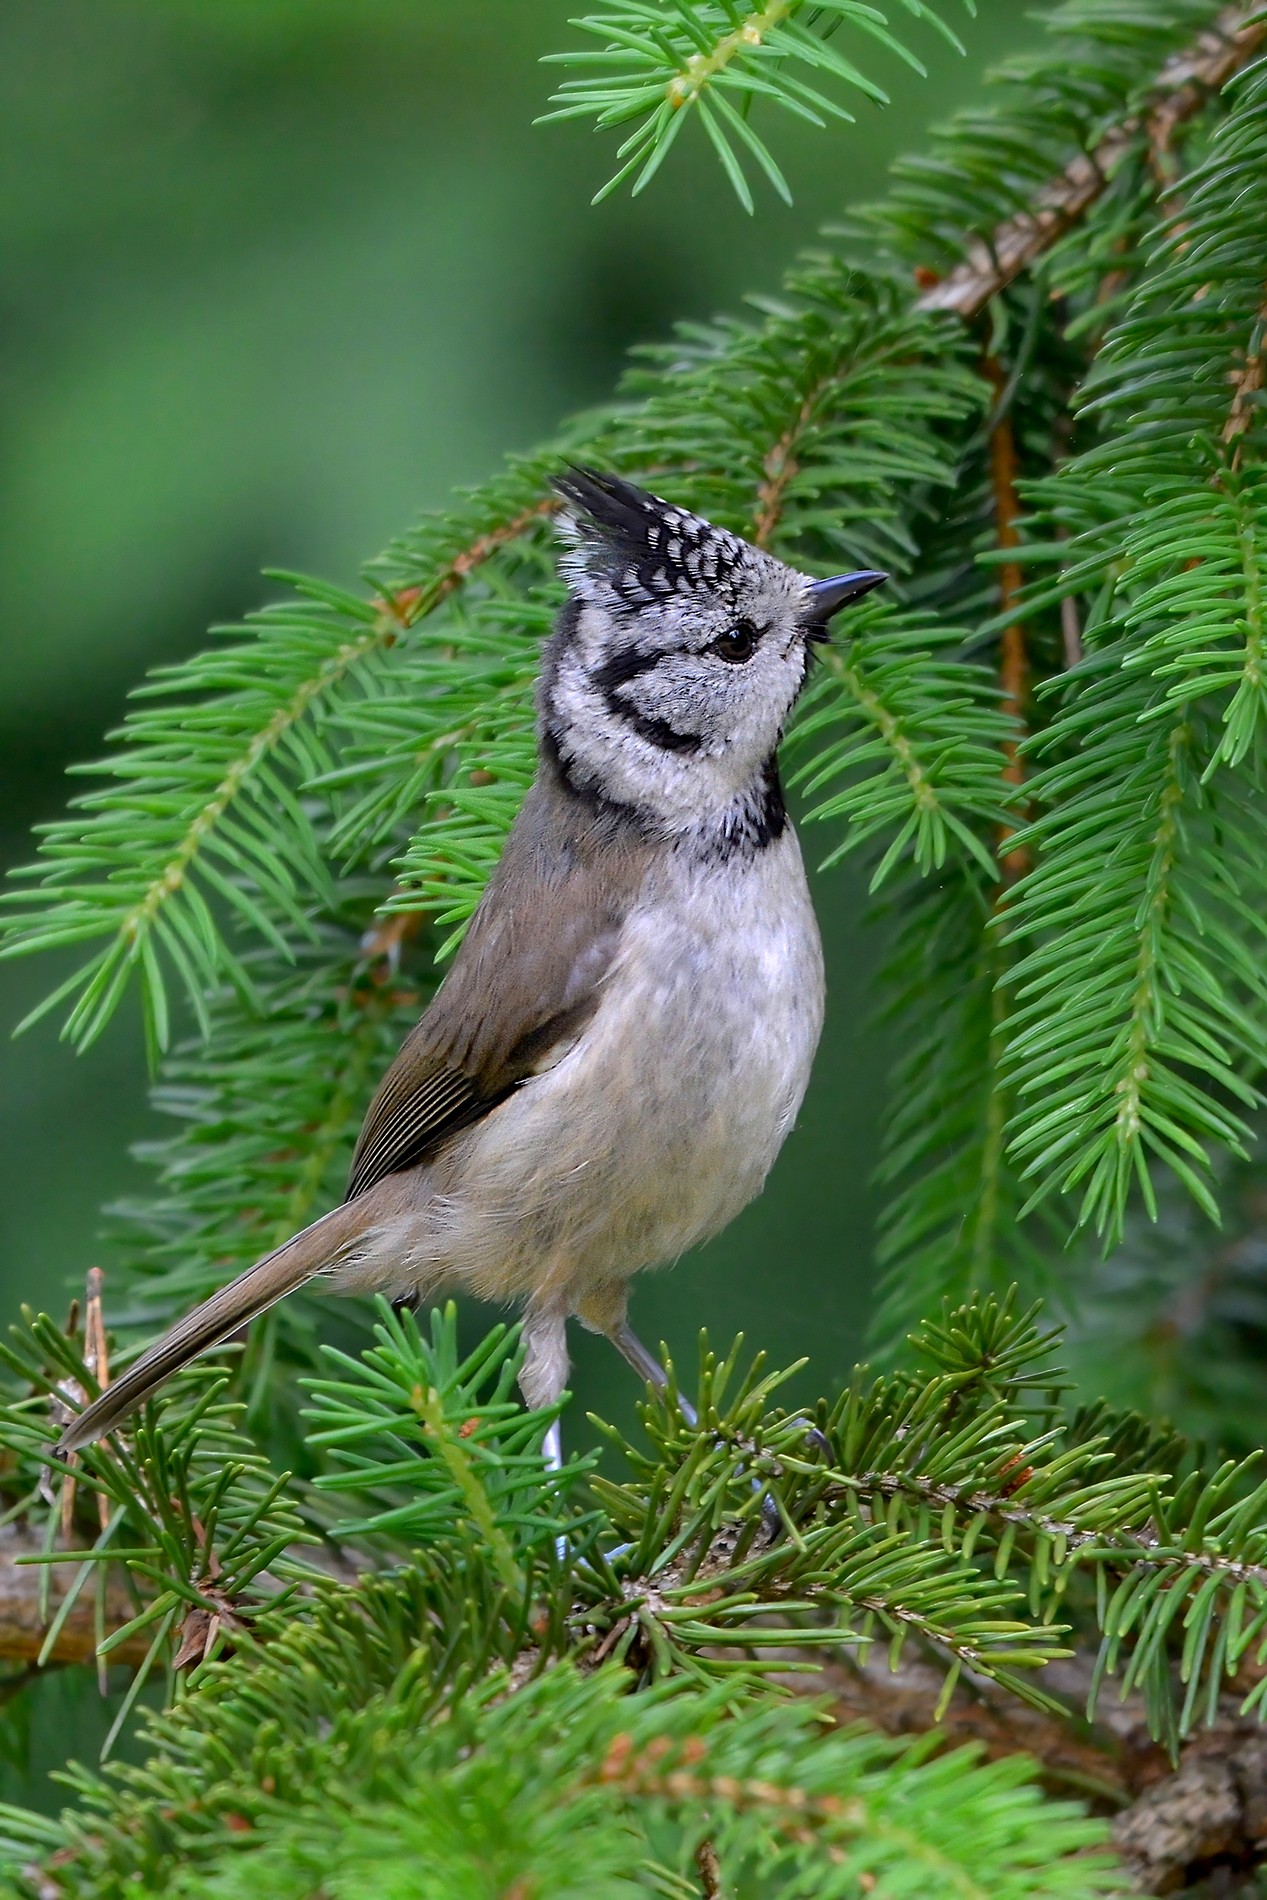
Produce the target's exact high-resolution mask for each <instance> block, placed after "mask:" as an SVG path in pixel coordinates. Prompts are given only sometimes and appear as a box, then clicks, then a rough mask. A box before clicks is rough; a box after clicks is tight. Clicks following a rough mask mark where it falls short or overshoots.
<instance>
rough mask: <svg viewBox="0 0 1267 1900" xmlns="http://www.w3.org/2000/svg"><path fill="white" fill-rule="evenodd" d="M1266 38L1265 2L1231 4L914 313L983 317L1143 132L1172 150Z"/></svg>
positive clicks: (1156, 145)
mask: <svg viewBox="0 0 1267 1900" xmlns="http://www.w3.org/2000/svg"><path fill="white" fill-rule="evenodd" d="M1264 40H1267V13H1265V12H1264V11H1263V9H1262V7H1261V4H1257V3H1256V0H1255V3H1253V4H1250V5H1238V6H1229V7H1225V8H1224V9H1223V11H1222V12H1221V13H1220V14H1219V17H1218V19H1217V20H1216V21H1215V22H1214V24H1213V25H1212V26H1211V27H1209V28H1207V29H1206V31H1205V32H1204V33H1202V34H1200V35H1199V37H1198V38H1197V40H1196V42H1195V44H1194V45H1192V46H1190V47H1188V48H1187V49H1186V51H1184V52H1182V53H1177V54H1175V55H1174V56H1173V57H1172V58H1171V59H1168V60H1167V61H1166V64H1165V65H1164V66H1163V67H1162V69H1161V71H1160V73H1159V74H1158V75H1157V80H1156V83H1155V85H1154V87H1153V89H1152V90H1153V101H1152V104H1151V105H1150V106H1149V108H1148V110H1147V111H1146V112H1145V113H1142V114H1132V115H1131V116H1130V117H1129V118H1126V119H1123V120H1122V122H1121V123H1120V124H1119V125H1115V126H1111V127H1110V128H1109V130H1108V131H1107V132H1106V133H1105V134H1104V135H1103V137H1102V138H1101V139H1100V141H1099V143H1098V144H1097V145H1096V147H1095V148H1094V150H1093V151H1091V152H1080V153H1079V154H1078V156H1077V157H1076V158H1074V159H1071V160H1070V162H1069V164H1068V165H1066V166H1065V169H1064V171H1063V172H1061V173H1060V174H1059V176H1058V177H1056V178H1053V179H1052V180H1051V181H1050V182H1049V183H1048V184H1046V185H1044V186H1043V188H1042V189H1041V190H1040V191H1039V192H1038V194H1037V196H1036V197H1035V199H1034V201H1033V204H1032V205H1031V206H1029V207H1028V208H1027V209H1026V210H1024V211H1018V212H1017V213H1016V214H1015V216H1014V217H1011V218H1007V219H1005V220H1004V222H1003V223H1002V224H1000V225H996V227H995V229H994V230H993V231H992V232H991V233H990V234H989V236H988V237H977V238H975V239H974V240H973V241H972V243H971V244H970V246H969V249H968V256H967V259H966V260H965V262H964V263H962V264H960V265H958V266H957V267H956V268H955V269H954V270H952V271H951V272H949V274H948V275H947V276H945V277H943V278H942V279H941V281H940V282H939V283H937V284H935V285H933V286H932V287H931V288H930V289H928V290H926V291H925V292H924V295H923V296H922V297H921V298H920V299H919V301H918V303H917V305H916V308H917V309H919V310H949V311H953V312H954V313H955V314H956V315H958V316H961V317H964V318H971V317H975V316H977V315H978V314H979V313H980V312H981V311H982V310H984V308H985V306H986V304H988V303H989V301H990V299H991V297H994V296H996V295H997V294H998V292H999V291H1001V290H1005V289H1006V288H1007V286H1008V285H1009V284H1010V283H1011V282H1012V280H1013V279H1014V278H1015V277H1018V276H1019V275H1020V273H1021V272H1022V271H1023V270H1024V269H1025V268H1026V266H1027V265H1029V264H1032V263H1034V262H1035V260H1036V259H1038V258H1039V257H1041V256H1042V255H1043V253H1044V252H1045V251H1048V250H1050V249H1051V247H1052V245H1053V244H1055V243H1056V241H1057V239H1059V238H1061V237H1063V236H1064V234H1065V232H1066V231H1068V230H1069V229H1070V228H1071V226H1073V225H1075V224H1076V223H1077V222H1078V220H1079V218H1081V217H1082V216H1083V214H1084V213H1085V212H1086V211H1087V210H1089V209H1090V207H1091V206H1092V205H1093V204H1094V203H1095V201H1096V199H1097V198H1098V197H1099V196H1100V194H1101V192H1102V191H1103V190H1104V189H1105V187H1106V185H1107V184H1108V182H1109V179H1110V177H1111V176H1112V173H1113V168H1114V166H1115V165H1116V164H1117V162H1118V160H1119V159H1120V158H1121V156H1122V154H1123V153H1124V152H1125V151H1126V150H1127V149H1128V147H1129V146H1130V145H1132V144H1133V143H1134V141H1135V140H1136V139H1137V138H1138V137H1139V136H1140V134H1141V133H1142V134H1143V135H1144V136H1145V137H1146V138H1147V139H1148V142H1149V148H1150V151H1152V152H1153V153H1159V152H1165V151H1167V150H1168V149H1169V146H1170V141H1171V139H1172V138H1173V136H1174V133H1175V131H1176V129H1177V128H1178V127H1179V126H1180V125H1182V124H1183V123H1184V122H1185V121H1186V120H1188V119H1190V118H1191V117H1192V115H1193V114H1194V113H1195V112H1197V111H1198V110H1199V109H1200V107H1201V106H1202V104H1203V103H1204V101H1205V100H1206V99H1207V98H1208V97H1209V96H1210V94H1211V93H1212V92H1215V91H1217V90H1218V88H1219V87H1220V86H1223V85H1225V84H1226V83H1227V81H1228V80H1229V79H1230V78H1231V77H1232V75H1233V73H1235V72H1238V71H1239V70H1240V68H1241V67H1242V66H1244V65H1246V64H1247V63H1248V61H1249V60H1250V59H1252V58H1253V56H1254V54H1255V53H1256V52H1257V51H1258V49H1259V47H1260V46H1261V45H1262V44H1263V42H1264Z"/></svg>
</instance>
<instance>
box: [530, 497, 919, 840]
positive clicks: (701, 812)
mask: <svg viewBox="0 0 1267 1900" xmlns="http://www.w3.org/2000/svg"><path fill="white" fill-rule="evenodd" d="M555 486H556V488H557V489H558V491H559V493H560V495H561V496H562V497H563V500H564V503H565V512H564V514H563V516H562V520H561V531H562V533H563V536H564V538H565V540H566V542H567V551H566V553H565V554H564V557H563V562H562V566H563V571H564V574H565V577H566V579H567V581H568V584H569V587H570V591H571V597H570V600H569V603H568V606H567V608H566V609H565V610H564V613H563V615H562V617H561V620H560V623H559V626H558V629H557V631H556V633H555V635H554V638H553V640H552V642H551V645H550V649H549V651H548V653H547V659H546V666H545V669H544V672H543V676H542V689H541V716H542V723H543V728H544V733H545V736H546V739H547V741H548V742H549V744H550V745H551V746H552V747H553V749H554V750H555V752H556V754H557V755H558V757H559V759H560V760H561V762H562V764H563V766H564V768H565V770H566V771H567V773H568V774H569V775H570V777H571V778H572V779H573V780H574V781H575V782H579V783H580V784H581V785H582V786H584V787H586V788H588V789H592V790H594V791H597V792H599V793H601V794H602V795H603V796H604V797H606V798H609V799H611V800H613V801H615V802H616V803H619V804H622V805H627V806H631V807H633V808H634V809H636V810H638V811H639V812H641V813H642V814H644V815H645V816H647V817H650V818H652V819H653V820H655V821H657V822H659V823H660V824H663V825H666V826H667V827H668V828H669V829H671V830H677V829H681V828H685V827H689V826H691V825H693V824H695V823H698V822H700V821H701V820H706V819H708V818H710V817H714V816H717V815H718V814H720V813H722V812H724V811H726V810H727V809H729V808H730V807H731V806H732V805H733V804H734V802H735V801H736V800H737V799H740V798H742V797H743V796H744V795H745V794H746V793H747V792H748V790H749V788H751V787H752V786H753V785H754V784H756V783H758V782H759V781H760V779H761V778H762V776H763V774H765V773H767V771H768V768H769V765H770V762H771V761H772V759H773V756H774V752H775V749H776V748H777V746H778V743H779V740H780V738H781V737H782V734H783V727H784V724H785V722H786V720H787V717H788V714H789V713H790V711H791V709H792V707H793V705H794V704H795V702H796V698H797V695H798V694H799V693H800V691H801V688H802V686H803V685H804V683H805V678H806V674H807V671H808V668H809V662H810V654H811V649H812V647H813V645H814V644H815V642H816V641H819V640H823V639H825V638H826V628H827V622H828V621H829V619H830V618H831V616H832V615H833V614H834V613H836V612H838V611H839V609H840V608H841V607H843V606H845V605H847V604H848V602H849V601H851V600H857V599H859V598H861V596H862V595H863V594H865V593H868V592H869V591H870V589H871V588H873V587H875V586H877V585H878V584H879V582H880V581H882V580H884V579H885V576H884V575H883V574H880V573H876V572H874V571H871V570H867V571H865V572H861V573H856V574H844V575H840V576H838V577H836V578H835V579H833V580H828V581H814V580H811V579H810V578H809V577H808V576H807V575H805V574H801V573H799V572H798V571H797V570H796V569H795V568H792V567H788V566H786V565H785V564H784V563H783V562H782V561H778V560H776V559H775V558H774V557H773V555H770V554H767V553H765V552H764V551H763V550H762V549H761V548H757V547H753V546H752V545H751V543H750V542H747V541H743V540H741V539H740V538H739V537H738V536H737V535H734V534H731V533H729V532H728V531H727V530H726V529H725V528H718V527H714V525H713V524H712V522H710V521H705V520H704V519H703V517H702V516H700V515H695V514H691V513H689V512H688V511H687V510H686V509H684V508H678V507H675V506H674V505H673V504H672V503H671V502H667V501H662V500H661V499H660V498H659V496H656V495H651V494H648V493H647V492H646V491H645V490H644V489H641V488H636V487H635V486H634V485H633V484H632V483H631V482H627V481H623V480H622V479H620V478H619V477H618V476H614V475H600V474H596V473H594V472H593V471H591V470H587V469H571V470H569V471H568V473H567V474H566V475H563V476H560V477H559V479H558V480H557V481H556V483H555Z"/></svg>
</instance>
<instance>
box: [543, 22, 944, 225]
mask: <svg viewBox="0 0 1267 1900" xmlns="http://www.w3.org/2000/svg"><path fill="white" fill-rule="evenodd" d="M906 6H907V10H908V12H911V13H913V14H914V15H915V16H916V18H918V19H921V20H927V21H928V22H929V23H930V24H931V25H933V26H934V27H936V28H938V29H939V30H940V31H941V32H942V33H943V34H944V35H945V37H946V38H947V39H949V40H950V42H951V44H952V45H954V46H955V47H956V48H957V49H958V50H959V51H961V52H962V50H963V49H962V47H961V46H959V42H958V40H957V39H956V38H955V36H954V34H953V33H952V32H951V31H950V29H949V27H948V26H947V25H946V23H945V21H944V20H943V19H942V17H941V14H940V11H939V10H938V9H936V8H934V7H932V6H929V5H927V4H925V0H906ZM971 10H972V9H971V5H970V4H969V5H968V11H969V12H971ZM801 16H804V21H803V19H802V17H801ZM806 22H807V23H806ZM572 24H573V25H574V26H576V27H578V28H579V29H580V30H581V31H582V32H583V33H587V34H589V35H590V36H591V37H592V38H597V39H599V40H601V41H603V42H604V45H603V48H602V50H601V51H594V50H588V51H584V50H579V49H578V50H576V51H569V52H566V53H550V54H547V55H546V62H547V63H551V64H555V65H564V66H581V67H583V68H585V71H584V72H583V74H582V76H581V77H579V78H576V79H565V80H564V81H563V82H562V84H561V86H560V87H559V90H558V91H557V92H556V93H555V94H553V96H552V98H551V101H550V103H551V104H552V105H553V106H554V108H555V110H554V111H553V112H548V113H546V114H544V115H543V117H542V118H541V119H539V120H538V121H537V123H538V124H549V123H551V122H553V121H556V120H563V119H577V118H591V117H592V118H593V119H594V120H595V123H596V125H597V126H598V127H599V128H606V127H608V126H616V125H625V124H628V123H629V121H630V120H632V119H637V120H638V121H639V123H638V124H637V125H636V126H635V127H634V129H633V131H632V132H631V133H630V134H629V136H628V137H627V138H626V139H625V141H624V143H623V144H622V145H621V146H620V148H619V151H618V154H617V156H618V158H619V160H620V161H621V162H620V164H619V166H618V168H617V170H616V172H615V173H614V174H613V176H612V177H611V178H609V179H608V181H607V183H606V184H605V185H604V186H603V187H602V188H601V190H600V191H599V192H598V193H597V194H596V195H595V198H594V203H595V204H597V203H599V202H600V201H601V200H602V199H604V198H606V197H608V196H609V195H610V193H611V192H613V191H615V189H616V188H617V186H618V185H620V184H623V182H624V181H625V179H626V178H630V177H633V179H634V184H633V191H634V194H635V195H636V194H637V193H638V192H640V191H642V190H643V189H644V188H645V187H646V186H647V185H648V184H649V183H650V182H651V180H652V178H653V177H654V176H655V174H656V172H657V171H658V170H659V169H660V166H661V165H662V164H663V162H664V159H665V157H666V156H667V154H668V152H669V150H670V148H671V147H672V145H673V142H674V140H675V139H676V138H677V137H678V134H679V133H680V131H681V129H682V126H683V125H684V124H685V122H686V120H687V119H688V118H689V117H690V115H691V114H692V113H694V114H695V115H696V116H697V117H698V119H699V121H700V123H701V124H702V125H703V127H704V130H705V132H706V133H707V135H708V138H709V140H710V142H711V143H712V145H713V148H714V150H715V151H716V153H717V156H718V157H719V159H720V160H721V164H722V168H723V170H724V171H725V173H726V176H727V178H728V179H729V180H730V183H731V185H732V186H733V188H734V191H735V194H736V196H737V197H738V199H739V201H740V203H741V204H742V205H743V207H744V209H745V211H748V212H749V213H751V212H752V210H753V208H754V207H753V200H752V192H751V190H750V188H749V185H748V181H747V177H746V176H745V173H744V169H743V165H742V162H741V159H740V156H739V153H738V152H737V151H736V149H735V148H736V145H738V146H739V148H740V149H741V150H742V151H743V152H744V153H746V155H747V156H748V157H749V158H751V159H753V160H755V162H756V164H757V165H758V167H759V168H760V170H761V171H762V172H764V173H765V176H766V177H767V179H768V180H769V181H770V183H771V184H772V185H773V186H774V189H775V190H776V191H777V192H778V194H779V196H780V197H781V198H783V199H784V200H785V201H787V202H788V203H790V202H791V193H790V192H789V190H788V186H787V181H786V180H785V178H784V177H783V174H782V172H781V171H780V170H779V167H778V165H777V164H776V163H775V160H774V157H773V155H772V153H771V152H770V149H769V147H768V145H767V144H766V143H765V141H764V140H763V139H762V138H761V137H760V136H759V135H758V133H757V132H756V131H755V130H754V129H753V126H752V123H751V113H752V109H753V107H754V106H755V105H757V104H758V103H759V102H761V101H763V100H764V101H767V102H769V104H771V105H773V106H778V107H780V108H781V109H782V110H784V111H785V112H789V113H791V114H792V115H793V116H795V117H797V118H799V119H803V120H806V121H808V122H809V123H810V124H812V125H817V126H823V125H825V124H826V123H827V119H828V118H829V117H830V118H834V119H837V120H845V121H847V122H850V123H852V119H853V115H852V113H850V112H847V111H846V110H845V108H844V107H843V106H841V105H839V104H838V103H837V101H836V100H835V99H833V98H832V97H831V96H830V95H829V94H827V93H824V92H822V91H821V90H820V88H819V85H818V84H815V85H812V86H811V85H809V84H807V83H806V81H805V80H804V79H802V78H800V77H799V76H798V69H799V68H804V69H805V70H806V71H808V72H810V73H813V74H814V75H815V76H816V79H817V78H819V77H821V80H822V81H826V80H829V79H834V80H835V81H837V83H838V84H843V85H846V86H849V87H852V88H853V89H854V90H855V91H859V92H861V93H863V94H864V95H865V96H866V97H867V98H869V99H872V100H873V101H875V103H876V104H878V105H885V104H887V103H888V95H887V94H886V93H885V92H884V91H883V89H882V88H881V87H879V86H878V85H876V84H875V82H874V81H873V80H870V79H868V78H867V77H866V75H865V74H864V73H862V72H861V71H860V70H859V69H858V67H857V66H855V65H854V63H853V62H852V60H850V59H847V58H845V57H844V55H843V54H841V53H840V52H839V51H838V50H837V49H836V47H835V46H834V45H833V44H832V41H833V38H834V36H835V35H836V34H837V32H838V30H840V29H842V28H845V29H849V30H851V31H852V32H853V33H855V34H862V35H865V36H867V37H869V38H871V39H872V40H874V41H876V42H878V43H879V44H880V45H881V46H883V47H884V48H885V49H886V50H887V51H889V52H891V53H895V54H897V56H898V57H899V58H901V59H903V60H905V61H906V63H907V64H908V65H909V66H913V67H914V68H915V70H916V71H917V72H920V73H922V72H923V70H924V69H923V67H922V66H921V64H920V62H919V60H918V59H917V58H916V57H915V55H914V54H913V53H912V52H911V51H910V50H909V48H908V47H907V46H906V45H905V44H904V43H903V42H902V41H901V40H899V39H897V38H895V36H894V35H893V34H892V33H891V32H890V31H889V29H888V22H887V20H886V18H885V16H884V15H883V14H882V13H881V12H879V11H878V10H877V9H876V8H875V7H871V6H862V5H859V4H857V0H815V4H812V5H809V4H806V0H765V4H764V5H763V6H757V7H750V8H748V9H746V10H745V9H743V8H741V7H740V6H738V5H736V4H734V0H721V4H717V5H712V4H707V3H706V0H615V4H614V5H613V6H612V9H611V11H609V12H606V13H599V14H587V15H585V16H584V17H583V18H581V19H577V20H574V21H573V22H572ZM815 29H818V30H815Z"/></svg>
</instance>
